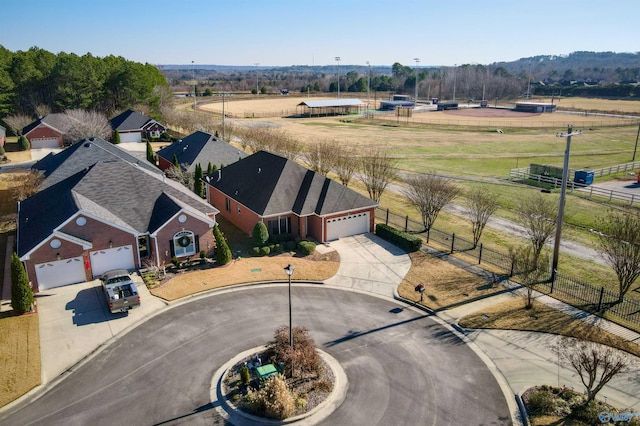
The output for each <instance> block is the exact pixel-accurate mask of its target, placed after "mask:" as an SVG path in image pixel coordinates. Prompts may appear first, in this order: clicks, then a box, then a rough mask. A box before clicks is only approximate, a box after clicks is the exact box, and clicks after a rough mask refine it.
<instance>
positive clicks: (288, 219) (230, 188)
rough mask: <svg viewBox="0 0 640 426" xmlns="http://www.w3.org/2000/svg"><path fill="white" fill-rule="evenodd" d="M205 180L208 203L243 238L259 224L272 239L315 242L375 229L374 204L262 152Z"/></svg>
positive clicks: (349, 190) (367, 199) (283, 159)
mask: <svg viewBox="0 0 640 426" xmlns="http://www.w3.org/2000/svg"><path fill="white" fill-rule="evenodd" d="M204 181H205V183H207V185H206V187H207V199H208V200H209V202H210V203H211V204H212V205H213V206H215V207H216V208H217V209H218V210H219V211H220V213H219V214H220V215H221V216H223V217H224V218H226V219H228V220H229V221H230V222H232V223H233V224H235V225H236V226H237V227H238V228H240V229H241V230H242V231H243V232H245V233H247V234H251V232H252V230H253V227H254V226H255V224H256V223H257V222H259V221H262V222H264V223H265V225H267V229H268V230H269V234H270V235H272V236H273V235H278V234H286V233H290V234H293V235H296V236H300V237H301V238H313V239H315V240H317V241H319V242H326V241H331V240H335V239H338V238H341V237H346V236H350V235H356V234H362V233H366V232H371V231H372V230H373V226H374V219H375V208H376V206H377V203H376V202H375V201H373V200H371V199H369V198H367V197H365V196H363V195H360V194H359V193H357V192H355V191H353V190H351V189H349V188H347V187H346V186H343V185H341V184H339V183H338V182H335V181H333V180H331V179H329V178H327V177H325V176H323V175H321V174H320V173H316V172H313V171H311V170H308V169H306V168H304V167H302V166H301V165H299V164H297V163H295V162H293V161H290V160H287V159H286V158H283V157H280V156H278V155H275V154H271V153H268V152H265V151H259V152H257V153H255V154H253V155H250V156H248V157H246V158H244V159H242V160H240V161H238V162H236V163H233V164H231V165H229V166H226V167H224V168H222V169H221V170H219V171H218V172H216V173H213V174H211V175H208V176H206V177H205V179H204Z"/></svg>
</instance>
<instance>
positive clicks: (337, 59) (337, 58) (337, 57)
mask: <svg viewBox="0 0 640 426" xmlns="http://www.w3.org/2000/svg"><path fill="white" fill-rule="evenodd" d="M336 61H337V62H338V99H340V56H336Z"/></svg>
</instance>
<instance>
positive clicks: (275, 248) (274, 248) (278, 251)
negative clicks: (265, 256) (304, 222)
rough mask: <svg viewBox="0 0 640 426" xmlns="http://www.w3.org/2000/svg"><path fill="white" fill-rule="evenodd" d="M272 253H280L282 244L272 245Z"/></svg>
mask: <svg viewBox="0 0 640 426" xmlns="http://www.w3.org/2000/svg"><path fill="white" fill-rule="evenodd" d="M272 251H274V252H276V253H282V244H274V245H273V250H272Z"/></svg>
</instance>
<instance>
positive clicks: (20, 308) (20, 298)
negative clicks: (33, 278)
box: [11, 252, 34, 314]
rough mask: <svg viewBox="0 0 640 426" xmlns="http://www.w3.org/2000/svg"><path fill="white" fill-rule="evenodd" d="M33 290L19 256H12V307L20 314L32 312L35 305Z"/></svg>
mask: <svg viewBox="0 0 640 426" xmlns="http://www.w3.org/2000/svg"><path fill="white" fill-rule="evenodd" d="M33 299H34V297H33V290H31V286H30V285H29V279H28V278H27V272H26V271H25V269H24V265H23V264H22V261H20V258H19V257H18V255H17V254H16V253H15V252H14V253H13V254H12V255H11V307H12V308H13V310H14V311H16V313H18V314H24V313H25V312H29V311H30V310H31V306H32V305H33Z"/></svg>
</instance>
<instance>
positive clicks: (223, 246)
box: [213, 224, 233, 266]
mask: <svg viewBox="0 0 640 426" xmlns="http://www.w3.org/2000/svg"><path fill="white" fill-rule="evenodd" d="M213 237H214V238H215V239H216V262H217V263H218V265H219V266H223V265H226V264H227V263H229V262H231V259H232V257H233V256H232V254H231V249H230V248H229V244H228V243H227V240H226V239H225V238H224V235H222V232H220V228H218V224H216V226H214V227H213Z"/></svg>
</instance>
